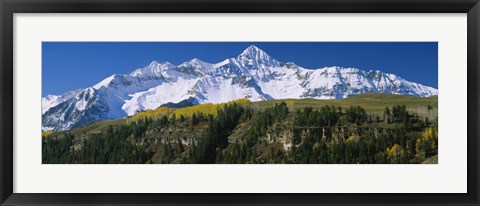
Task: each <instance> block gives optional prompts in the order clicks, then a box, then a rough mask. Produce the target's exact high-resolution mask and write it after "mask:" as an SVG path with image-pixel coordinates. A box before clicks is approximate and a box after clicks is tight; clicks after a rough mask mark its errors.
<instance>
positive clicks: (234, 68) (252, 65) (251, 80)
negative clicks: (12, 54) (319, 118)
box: [42, 45, 438, 130]
mask: <svg viewBox="0 0 480 206" xmlns="http://www.w3.org/2000/svg"><path fill="white" fill-rule="evenodd" d="M364 93H386V94H401V95H411V96H420V97H428V96H436V95H438V90H437V89H435V88H432V87H428V86H424V85H422V84H419V83H415V82H410V81H407V80H405V79H403V78H401V77H399V76H397V75H394V74H390V73H385V72H382V71H379V70H369V71H365V70H360V69H357V68H344V67H340V66H334V67H324V68H318V69H306V68H303V67H301V66H298V65H296V64H295V63H293V62H288V63H282V62H280V61H278V60H276V59H274V58H272V57H271V56H270V55H268V54H267V53H266V52H264V51H263V50H261V49H260V48H258V47H256V46H254V45H252V46H249V47H248V48H246V49H245V50H244V51H243V52H242V53H241V54H239V55H238V56H237V57H235V58H228V59H225V60H223V61H221V62H218V63H208V62H204V61H202V60H200V59H197V58H194V59H192V60H189V61H186V62H183V63H182V64H179V65H174V64H172V63H170V62H162V63H159V62H156V61H152V62H151V63H150V64H149V65H148V66H146V67H143V68H138V69H135V70H133V71H132V72H131V73H130V74H114V75H111V76H109V77H107V78H105V79H104V80H102V81H100V82H99V83H97V84H95V85H93V86H91V87H88V88H85V89H79V90H74V91H70V92H67V93H65V94H62V95H49V96H46V97H43V98H42V129H43V130H50V129H51V130H66V129H71V128H75V127H79V126H82V125H84V124H86V123H89V122H92V121H96V120H103V119H113V118H122V117H126V116H130V115H133V114H135V113H136V112H138V111H142V110H145V109H154V108H157V107H159V106H161V105H164V104H174V103H178V102H182V101H184V100H187V99H188V100H190V101H194V102H196V103H198V104H202V103H221V102H228V101H232V100H235V99H240V98H246V99H249V100H250V101H262V100H272V99H288V98H293V99H301V98H315V99H341V98H346V97H349V96H353V95H357V94H364Z"/></svg>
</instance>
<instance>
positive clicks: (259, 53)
mask: <svg viewBox="0 0 480 206" xmlns="http://www.w3.org/2000/svg"><path fill="white" fill-rule="evenodd" d="M237 60H238V61H239V62H240V63H242V64H243V65H244V66H253V67H260V68H262V67H267V66H273V67H278V66H280V64H281V63H280V62H279V61H277V60H276V59H274V58H272V57H271V56H270V55H268V54H267V53H266V52H265V51H263V50H261V49H260V48H258V47H257V46H255V45H250V46H249V47H247V48H246V49H245V50H243V52H242V53H241V54H240V55H238V57H237Z"/></svg>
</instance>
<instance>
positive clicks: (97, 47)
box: [42, 42, 438, 96]
mask: <svg viewBox="0 0 480 206" xmlns="http://www.w3.org/2000/svg"><path fill="white" fill-rule="evenodd" d="M250 45H256V46H257V47H259V48H260V49H262V50H264V51H265V52H266V53H268V54H269V55H270V56H272V57H273V58H275V59H277V60H279V61H281V62H295V63H296V64H297V65H300V66H302V67H304V68H320V67H325V66H343V67H355V68H359V69H363V70H377V69H378V70H381V71H384V72H389V73H394V74H397V75H399V76H401V77H403V78H405V79H407V80H409V81H414V82H418V83H421V84H424V85H427V86H431V87H435V88H438V44H437V43H436V42H43V43H42V96H46V95H48V94H62V93H64V92H67V91H70V90H73V89H78V88H86V87H89V86H93V85H94V84H96V83H98V82H99V81H101V80H102V79H104V78H106V77H108V76H110V75H112V74H128V73H130V72H131V71H133V70H135V69H137V68H140V67H144V66H147V65H148V64H150V63H151V62H152V61H154V60H155V61H158V62H163V61H169V62H171V63H173V64H181V63H182V62H184V61H188V60H190V59H193V58H199V59H201V60H203V61H206V62H211V63H215V62H220V61H222V60H224V59H226V58H231V57H236V56H238V54H240V53H241V52H242V51H243V50H244V49H245V48H247V47H248V46H250Z"/></svg>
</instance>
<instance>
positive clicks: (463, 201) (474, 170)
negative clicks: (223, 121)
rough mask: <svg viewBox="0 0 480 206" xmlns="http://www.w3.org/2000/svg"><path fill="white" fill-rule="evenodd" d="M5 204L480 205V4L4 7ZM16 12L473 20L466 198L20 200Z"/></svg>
mask: <svg viewBox="0 0 480 206" xmlns="http://www.w3.org/2000/svg"><path fill="white" fill-rule="evenodd" d="M0 11H1V19H2V20H1V31H0V33H1V38H0V45H1V55H0V62H1V70H0V77H1V80H0V99H1V103H0V114H1V115H0V132H1V133H0V134H1V137H0V148H1V149H0V150H1V151H0V161H1V162H0V176H1V185H0V202H1V205H113V204H115V205H116V204H118V205H139V204H142V205H193V204H204V205H212V204H220V205H246V204H252V205H277V204H278V205H280V204H281V205H306V204H324V205H350V204H355V205H371V204H381V205H383V204H399V205H439V204H442V205H480V199H479V197H480V195H479V165H480V164H479V156H480V153H479V148H480V145H479V141H478V138H479V136H478V135H479V130H480V129H479V128H480V127H478V117H479V116H480V113H479V109H478V104H479V92H480V81H479V80H480V76H479V74H480V73H479V70H480V64H479V55H480V54H479V48H480V41H479V39H480V37H479V32H480V16H479V14H480V3H479V0H393V1H388V0H257V1H254V0H233V1H227V0H176V1H175V0H140V1H135V0H97V1H93V0H37V1H33V0H0ZM15 13H467V18H468V20H467V22H468V23H467V25H468V31H467V33H468V36H467V41H468V64H467V65H468V108H467V109H468V151H467V152H468V160H467V161H468V168H467V170H468V173H467V178H468V192H467V193H465V194H433V193H432V194H360V193H358V194H18V193H13V177H14V173H13V138H14V134H13V119H14V118H15V117H14V116H13V108H14V107H15V104H14V102H13V91H14V88H13V69H14V68H13V39H14V36H13V26H14V25H13V24H14V22H13V15H14V14H15Z"/></svg>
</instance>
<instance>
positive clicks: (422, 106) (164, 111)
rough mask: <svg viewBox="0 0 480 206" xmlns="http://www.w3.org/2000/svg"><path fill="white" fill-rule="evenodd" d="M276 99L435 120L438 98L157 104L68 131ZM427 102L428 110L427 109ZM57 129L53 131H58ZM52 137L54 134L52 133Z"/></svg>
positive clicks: (290, 102)
mask: <svg viewBox="0 0 480 206" xmlns="http://www.w3.org/2000/svg"><path fill="white" fill-rule="evenodd" d="M280 102H286V103H287V106H288V107H289V109H290V110H291V111H295V110H296V109H302V108H304V107H312V108H314V109H318V108H321V107H322V106H325V105H328V106H341V107H342V108H344V109H347V108H349V107H350V106H361V107H363V108H364V109H365V110H366V111H367V112H368V113H371V114H375V115H381V114H382V113H383V111H384V109H385V107H393V106H395V105H405V106H406V107H407V109H408V110H409V111H411V112H413V113H416V114H418V115H420V116H423V117H428V118H429V119H435V118H436V117H437V108H438V97H437V96H434V97H427V98H422V97H415V96H402V95H392V94H361V95H357V96H352V97H349V98H345V99H333V100H319V99H284V100H270V101H260V102H250V101H248V100H247V99H239V100H236V101H231V102H228V103H222V104H201V105H195V106H191V107H185V108H168V107H159V108H157V109H154V110H146V111H143V112H139V113H137V114H135V115H133V116H131V117H127V118H121V119H114V120H103V121H96V122H93V123H90V124H87V125H85V126H83V127H80V128H77V129H73V130H71V131H69V132H70V133H73V134H75V135H78V134H88V133H100V132H101V131H102V130H103V129H105V128H107V127H109V126H113V127H118V126H120V125H123V124H130V123H132V122H135V121H138V120H139V119H144V118H152V119H158V118H160V117H162V116H168V117H171V116H172V115H173V114H175V116H176V117H177V118H179V117H180V116H181V115H184V116H185V117H191V116H192V115H193V114H194V113H196V112H202V113H204V114H207V115H208V114H213V115H216V114H217V110H218V109H219V108H222V107H223V106H225V105H231V104H233V103H237V104H241V105H248V106H251V107H252V108H254V109H256V110H264V109H266V108H270V107H273V106H274V105H275V104H278V103H280ZM429 105H430V106H431V109H429ZM62 133H64V132H60V133H57V134H62ZM47 134H48V135H46V136H51V135H52V132H51V131H48V133H47ZM54 136H55V135H54Z"/></svg>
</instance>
